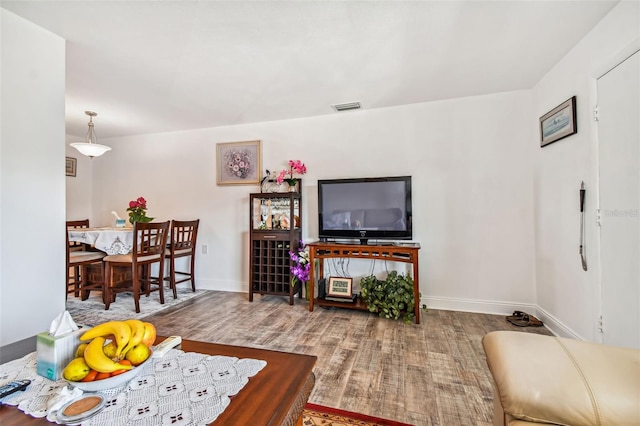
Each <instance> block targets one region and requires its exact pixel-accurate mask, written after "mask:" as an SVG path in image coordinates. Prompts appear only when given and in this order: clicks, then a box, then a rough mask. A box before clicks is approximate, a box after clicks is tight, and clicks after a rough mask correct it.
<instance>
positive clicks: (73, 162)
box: [65, 157, 78, 177]
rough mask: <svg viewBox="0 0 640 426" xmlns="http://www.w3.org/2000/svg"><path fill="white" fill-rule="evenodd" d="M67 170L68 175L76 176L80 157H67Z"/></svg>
mask: <svg viewBox="0 0 640 426" xmlns="http://www.w3.org/2000/svg"><path fill="white" fill-rule="evenodd" d="M65 160H66V162H65V170H66V172H67V176H72V177H76V167H77V165H78V159H77V158H73V157H65Z"/></svg>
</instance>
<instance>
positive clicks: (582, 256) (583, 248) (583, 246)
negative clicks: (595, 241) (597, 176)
mask: <svg viewBox="0 0 640 426" xmlns="http://www.w3.org/2000/svg"><path fill="white" fill-rule="evenodd" d="M584 194H585V189H584V181H582V182H581V183H580V260H581V261H582V270H584V271H586V270H587V258H586V257H585V252H586V244H585V240H584Z"/></svg>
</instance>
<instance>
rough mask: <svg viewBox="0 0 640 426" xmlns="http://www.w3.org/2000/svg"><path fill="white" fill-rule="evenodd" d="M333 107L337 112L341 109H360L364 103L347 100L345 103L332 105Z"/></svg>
mask: <svg viewBox="0 0 640 426" xmlns="http://www.w3.org/2000/svg"><path fill="white" fill-rule="evenodd" d="M331 107H332V108H333V109H334V110H336V111H337V112H341V111H350V110H352V109H360V108H362V105H361V104H360V102H347V103H344V104H335V105H331Z"/></svg>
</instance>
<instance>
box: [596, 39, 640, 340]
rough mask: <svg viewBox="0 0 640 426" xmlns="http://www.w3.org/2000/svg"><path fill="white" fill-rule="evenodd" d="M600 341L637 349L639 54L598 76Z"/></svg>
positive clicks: (639, 318)
mask: <svg viewBox="0 0 640 426" xmlns="http://www.w3.org/2000/svg"><path fill="white" fill-rule="evenodd" d="M598 111H599V113H598V116H599V119H598V161H599V209H600V217H601V228H600V260H601V274H602V275H601V277H602V280H601V289H602V322H603V343H605V344H609V345H615V346H626V347H633V348H639V349H640V226H639V223H640V52H636V53H635V54H633V55H632V56H631V57H629V58H628V59H626V60H625V61H623V62H622V63H620V64H619V65H618V66H616V67H615V68H614V69H612V70H611V71H609V72H608V73H606V74H605V75H603V76H602V77H600V78H599V79H598Z"/></svg>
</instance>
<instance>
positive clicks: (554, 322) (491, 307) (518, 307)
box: [421, 297, 585, 340]
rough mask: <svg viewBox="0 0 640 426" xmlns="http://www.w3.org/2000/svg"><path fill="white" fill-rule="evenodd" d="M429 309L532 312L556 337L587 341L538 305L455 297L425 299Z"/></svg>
mask: <svg viewBox="0 0 640 426" xmlns="http://www.w3.org/2000/svg"><path fill="white" fill-rule="evenodd" d="M422 304H426V305H427V308H428V309H442V310H444V311H461V312H476V313H481V314H494V315H505V316H506V315H511V314H512V313H513V311H523V312H530V313H532V314H533V315H535V316H536V317H537V318H538V319H540V320H541V321H542V322H543V323H544V326H545V327H546V328H547V329H548V330H549V331H550V332H551V333H553V334H554V335H555V336H558V337H567V338H570V339H576V340H585V339H584V338H583V337H582V336H580V335H579V334H578V333H576V332H574V331H573V330H571V329H570V328H569V327H567V326H566V325H565V324H563V323H562V322H561V321H560V320H558V319H557V318H555V317H554V316H553V315H551V314H550V313H549V312H547V311H545V310H544V309H543V308H541V307H540V306H538V305H535V304H532V303H515V302H498V301H494V300H475V299H457V298H453V297H423V298H422V299H421V305H422Z"/></svg>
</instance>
